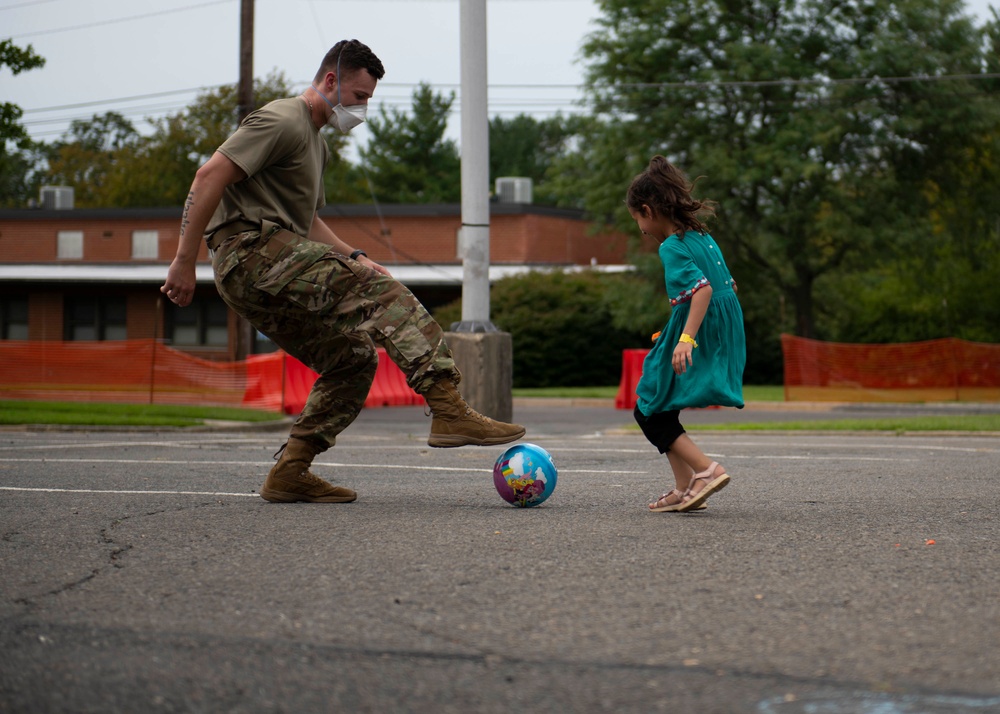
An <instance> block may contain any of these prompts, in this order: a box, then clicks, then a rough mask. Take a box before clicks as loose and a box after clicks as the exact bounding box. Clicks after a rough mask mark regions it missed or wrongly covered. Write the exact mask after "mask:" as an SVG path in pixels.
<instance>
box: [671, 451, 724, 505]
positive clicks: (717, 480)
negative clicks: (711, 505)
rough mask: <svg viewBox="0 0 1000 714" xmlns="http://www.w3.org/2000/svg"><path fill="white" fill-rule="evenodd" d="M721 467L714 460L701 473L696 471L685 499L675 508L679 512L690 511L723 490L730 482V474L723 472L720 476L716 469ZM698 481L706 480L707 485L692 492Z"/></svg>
mask: <svg viewBox="0 0 1000 714" xmlns="http://www.w3.org/2000/svg"><path fill="white" fill-rule="evenodd" d="M718 468H719V464H718V463H717V462H715V461H713V462H712V463H711V464H709V465H708V468H707V469H705V470H704V471H702V472H701V473H696V474H695V475H694V476H692V477H691V483H690V484H688V488H687V491H686V492H685V493H684V500H683V501H682V502H681V504H680V505H679V506H678V507H677V508H675V509H674V510H675V511H677V512H678V513H687V512H688V511H693V510H695V509H696V508H698V507H699V506H702V505H704V503H705V501H706V500H708V497H709V496H711V495H712V494H713V493H715V492H716V491H721V490H722V489H724V488H725V487H726V485H727V484H728V483H729V480H730V479H729V474H727V473H723V474H722V475H720V476H716V475H715V470H716V469H718ZM697 481H703V482H705V485H704V486H702V487H701V490H700V491H698V493H695V494H692V493H691V487H692V486H694V484H695V483H696V482H697Z"/></svg>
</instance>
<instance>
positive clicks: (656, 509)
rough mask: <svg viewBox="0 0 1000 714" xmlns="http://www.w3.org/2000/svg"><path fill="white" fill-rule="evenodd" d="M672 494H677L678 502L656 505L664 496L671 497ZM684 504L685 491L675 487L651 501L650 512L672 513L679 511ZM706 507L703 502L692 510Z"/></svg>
mask: <svg viewBox="0 0 1000 714" xmlns="http://www.w3.org/2000/svg"><path fill="white" fill-rule="evenodd" d="M671 496H677V503H670V504H667V505H665V506H659V507H657V505H656V504H657V503H659V502H660V501H662V500H663V499H664V498H670V497H671ZM682 505H684V492H682V491H681V490H680V489H679V488H675V489H674V490H673V491H667V492H666V493H665V494H663V495H662V496H660V497H659V498H658V499H656V501H655V502H653V503H650V504H649V512H650V513H672V512H675V511H677V510H678V509H679V508H680V507H681V506H682ZM704 508H707V506H706V505H705V504H704V503H702V504H701V505H700V506H699V507H697V508H694V509H691V510H695V511H700V510H702V509H704Z"/></svg>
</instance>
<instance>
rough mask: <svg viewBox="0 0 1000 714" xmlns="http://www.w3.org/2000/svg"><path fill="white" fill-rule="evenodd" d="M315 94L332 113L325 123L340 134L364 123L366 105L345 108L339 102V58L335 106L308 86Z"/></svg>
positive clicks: (314, 88) (338, 60)
mask: <svg viewBox="0 0 1000 714" xmlns="http://www.w3.org/2000/svg"><path fill="white" fill-rule="evenodd" d="M309 86H310V87H311V88H312V90H313V91H314V92H316V94H318V95H319V96H321V97H323V101H324V102H326V103H327V104H328V105H330V109H332V110H333V113H332V114H330V116H329V118H327V120H326V123H327V124H329V125H330V126H332V127H333V128H334V129H336V130H337V131H339V132H340V133H341V134H347V133H349V132H350V131H351V129H353V128H354V127H356V126H358V125H359V124H362V123H364V121H365V116H366V115H367V114H368V105H367V104H352V105H351V106H349V107H345V106H344V105H343V104H342V103H341V101H340V56H339V55H338V56H337V104H336V105H334V103H333V102H331V101H330V100H329V99H327V98H326V96H324V94H323V93H322V92H320V91H319V90H318V89H316V87H313V86H312V85H309Z"/></svg>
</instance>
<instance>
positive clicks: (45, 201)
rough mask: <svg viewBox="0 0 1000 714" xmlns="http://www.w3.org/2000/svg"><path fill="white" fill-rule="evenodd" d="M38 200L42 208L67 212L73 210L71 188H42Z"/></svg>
mask: <svg viewBox="0 0 1000 714" xmlns="http://www.w3.org/2000/svg"><path fill="white" fill-rule="evenodd" d="M39 200H40V202H41V204H42V208H48V209H54V210H57V211H68V210H70V209H72V208H73V187H72V186H42V190H41V195H40V196H39Z"/></svg>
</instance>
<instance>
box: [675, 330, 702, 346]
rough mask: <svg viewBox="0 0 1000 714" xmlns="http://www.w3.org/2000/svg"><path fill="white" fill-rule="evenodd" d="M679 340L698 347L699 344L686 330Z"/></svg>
mask: <svg viewBox="0 0 1000 714" xmlns="http://www.w3.org/2000/svg"><path fill="white" fill-rule="evenodd" d="M678 341H679V342H687V343H688V344H689V345H691V346H692V347H697V346H698V343H697V342H695V341H694V338H693V337H691V335H689V334H687V333H686V332H685V333H684V334H683V335H681V338H680V340H678Z"/></svg>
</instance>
